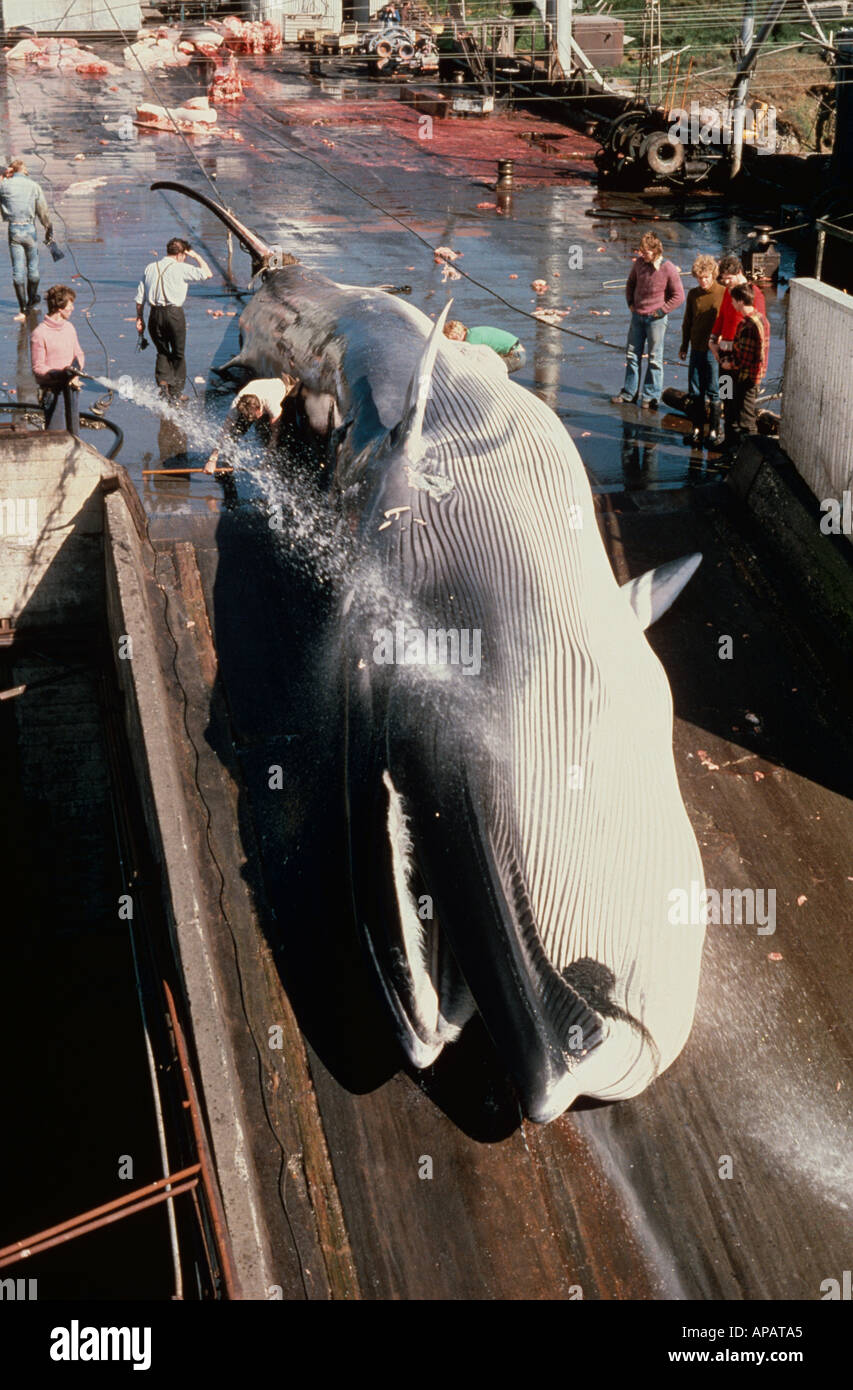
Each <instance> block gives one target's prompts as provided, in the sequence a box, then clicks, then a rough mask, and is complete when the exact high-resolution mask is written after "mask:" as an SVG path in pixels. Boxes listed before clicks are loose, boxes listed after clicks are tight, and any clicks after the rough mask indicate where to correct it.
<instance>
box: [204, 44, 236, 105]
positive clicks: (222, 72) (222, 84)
mask: <svg viewBox="0 0 853 1390" xmlns="http://www.w3.org/2000/svg"><path fill="white" fill-rule="evenodd" d="M207 95H208V97H209V98H210V100H211V101H242V100H243V83H242V81H241V79H240V74H239V72H238V71H237V59H236V58H235V57H234V54H233V53H232V54H231V57H230V58H229V60H228V66H227V67H224V68H218V69H217V70H216V72H215V73H214V74H213V81H212V82H211V84H210V86H209V87H208V89H207Z"/></svg>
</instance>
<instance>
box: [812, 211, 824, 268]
mask: <svg viewBox="0 0 853 1390" xmlns="http://www.w3.org/2000/svg"><path fill="white" fill-rule="evenodd" d="M816 226H817V248H816V250H815V261H814V278H815V279H816V280H819V279H820V273H821V271H822V270H823V248H824V244H825V242H826V228H825V227H824V225H823V223H822V222H820V221H818V222H817V223H816Z"/></svg>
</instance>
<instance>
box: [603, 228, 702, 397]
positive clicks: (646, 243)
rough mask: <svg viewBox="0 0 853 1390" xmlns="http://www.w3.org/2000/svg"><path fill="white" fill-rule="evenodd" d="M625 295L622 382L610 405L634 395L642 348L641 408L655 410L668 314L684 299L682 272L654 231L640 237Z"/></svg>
mask: <svg viewBox="0 0 853 1390" xmlns="http://www.w3.org/2000/svg"><path fill="white" fill-rule="evenodd" d="M625 298H626V300H627V301H628V308H629V309H630V310H631V326H630V328H629V329H628V346H627V348H626V351H625V382H624V385H623V386H622V390H621V391H620V393H619V395H618V396H611V398H610V399H611V401H612V403H613V405H629V404H630V403H631V402H633V401H635V400H636V399H637V391H638V389H639V385H640V362H641V361H642V357H643V351H644V349H645V350H647V351H648V354H649V365H648V369H647V371H646V378H645V381H644V382H643V396H642V400H641V402H640V404H641V405H642V407H643V410H657V408H658V402H659V401H660V396H661V391H662V390H663V340H664V335H665V333H666V325H667V315H668V314H671V313H672V311H673V309H677V308H678V307H679V305H680V304H683V303H684V287H683V285H682V283H681V276H680V275H679V273H678V271H677V270H676V268H675V266H674V265H673V263H672V261H665V260H664V258H663V244H662V242H661V240H660V238H659V237H656V236H655V234H654V232H646V233H645V235H644V236H643V237H642V239H641V241H640V255H639V258H638V259H637V260H635V262H634V264H633V266H632V267H631V273H630V275H629V276H628V281H627V284H626V285H625Z"/></svg>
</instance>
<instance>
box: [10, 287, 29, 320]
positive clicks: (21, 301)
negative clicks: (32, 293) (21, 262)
mask: <svg viewBox="0 0 853 1390" xmlns="http://www.w3.org/2000/svg"><path fill="white" fill-rule="evenodd" d="M12 283H13V284H14V286H15V295H16V297H17V300H18V307H19V308H20V310H21V313H22V314H25V313H26V312H27V292H26V290H25V289H24V287H23V285H19V284H18V282H17V280H14V281H13V282H12ZM16 317H17V315H16Z"/></svg>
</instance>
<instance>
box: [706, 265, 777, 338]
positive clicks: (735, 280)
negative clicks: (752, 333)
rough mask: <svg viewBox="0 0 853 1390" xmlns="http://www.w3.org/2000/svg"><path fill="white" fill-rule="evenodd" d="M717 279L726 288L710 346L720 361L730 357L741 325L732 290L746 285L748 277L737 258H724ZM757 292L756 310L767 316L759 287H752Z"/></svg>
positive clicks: (712, 330)
mask: <svg viewBox="0 0 853 1390" xmlns="http://www.w3.org/2000/svg"><path fill="white" fill-rule="evenodd" d="M717 279H718V280H719V282H720V284H721V285H722V286H723V287H724V288H725V291H726V292H725V294H724V295H723V302H722V304H721V305H720V308H719V312H718V314H717V317H716V319H715V320H714V327H713V328H712V329H711V337H710V339H709V341H708V346H709V347H710V349H711V351H712V352H713V354H714V356H715V357H716V358H717V360H718V361H719V359H720V357H722V356H725V357H730V356H731V351H732V343H733V342H734V340H735V333H736V331H737V327H738V324H739V323H740V314H739V313H738V312H737V310H736V309H735V307H734V305H733V304H732V290H733V289H734V287H735V285H745V284H746V283H747V279H746V276H745V275H744V273H743V266H742V265H741V263H740V261H739V260H738V258H737V256H723V258H722V260H721V261H720V264H719V265H718V267H717ZM752 288H753V290H754V291H755V310H756V313H759V314H764V316H765V318H766V316H767V305H766V304H765V302H764V295H763V293H762V291H761V290H760V289H759V288H758V286H757V285H753V286H752Z"/></svg>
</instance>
